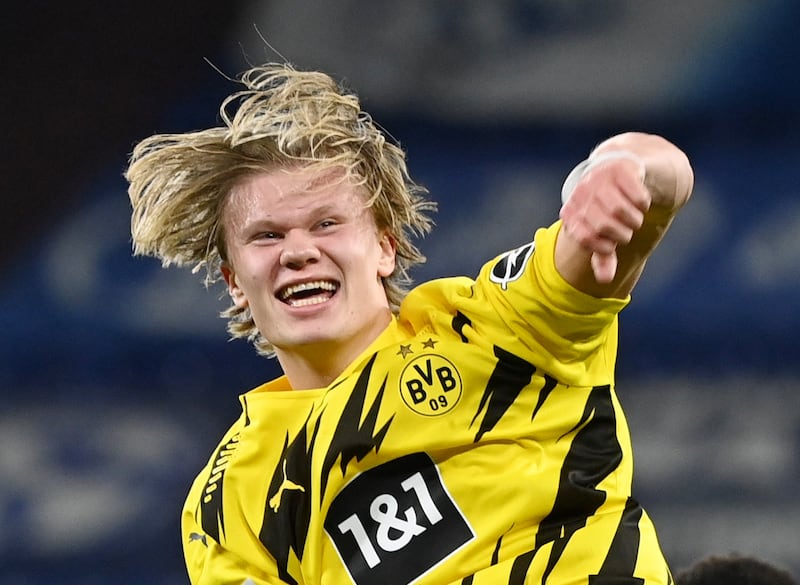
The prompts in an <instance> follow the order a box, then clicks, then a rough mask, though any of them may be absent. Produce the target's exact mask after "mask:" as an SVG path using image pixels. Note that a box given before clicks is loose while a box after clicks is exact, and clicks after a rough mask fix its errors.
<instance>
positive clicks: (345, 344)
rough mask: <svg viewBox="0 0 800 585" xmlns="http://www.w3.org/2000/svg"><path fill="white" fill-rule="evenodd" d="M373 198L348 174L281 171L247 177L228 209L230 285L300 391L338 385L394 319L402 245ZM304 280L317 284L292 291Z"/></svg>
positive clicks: (227, 278) (225, 217)
mask: <svg viewBox="0 0 800 585" xmlns="http://www.w3.org/2000/svg"><path fill="white" fill-rule="evenodd" d="M364 201H365V196H364V193H363V192H362V191H361V190H360V189H359V188H358V187H357V186H355V185H353V184H352V183H351V182H349V181H348V180H346V179H344V178H342V176H341V174H336V173H335V172H332V171H319V170H316V171H312V170H308V169H305V170H304V169H296V170H294V171H292V172H287V171H285V170H280V169H278V170H275V171H272V172H264V173H260V174H257V175H253V176H251V177H248V178H247V179H245V180H244V181H243V182H242V183H240V184H239V185H238V186H237V187H236V188H235V189H233V190H232V192H231V193H230V195H229V197H228V200H227V202H226V206H225V209H224V210H223V224H224V226H225V233H226V245H227V252H228V258H229V260H228V262H226V263H225V265H224V266H223V268H222V273H223V277H224V278H225V282H226V283H227V285H228V291H229V293H230V295H231V298H232V299H233V301H234V303H235V304H236V305H237V306H239V307H249V308H250V311H251V313H252V315H253V319H254V321H255V323H256V325H257V326H258V328H259V331H260V332H261V333H262V335H263V336H264V337H265V338H266V339H268V340H269V341H270V343H272V345H273V346H274V348H275V352H276V356H277V358H278V361H279V362H280V365H281V368H282V369H283V371H284V373H285V374H286V376H287V378H288V380H289V383H290V384H291V386H292V388H293V389H295V390H301V389H311V388H322V387H325V386H327V385H328V384H330V383H331V382H333V381H334V380H335V379H336V377H337V376H338V375H339V374H340V373H341V372H342V371H343V370H344V369H345V368H346V367H347V365H349V364H350V362H352V361H353V360H354V359H355V358H356V357H358V355H360V354H361V353H362V352H363V351H364V350H365V349H366V348H367V347H368V346H369V345H370V343H371V342H372V341H373V340H374V339H375V338H377V337H378V335H380V333H381V332H382V331H383V330H384V329H385V328H386V326H387V325H388V324H389V322H390V321H391V319H392V312H391V309H390V306H389V302H388V300H387V298H386V293H385V290H384V288H383V284H382V278H384V277H387V276H389V275H390V274H391V273H392V272H393V270H394V267H395V242H394V240H393V238H392V237H391V235H390V234H389V233H387V232H386V231H381V230H379V229H378V228H377V226H376V224H375V220H374V218H373V216H372V214H371V213H370V210H369V209H368V208H366V207H365V205H364ZM321 283H324V286H321ZM299 285H306V286H309V287H310V288H311V289H313V290H311V291H308V292H305V293H302V294H294V295H289V296H288V297H286V296H285V294H286V292H287V291H291V290H293V289H292V288H291V287H297V286H299Z"/></svg>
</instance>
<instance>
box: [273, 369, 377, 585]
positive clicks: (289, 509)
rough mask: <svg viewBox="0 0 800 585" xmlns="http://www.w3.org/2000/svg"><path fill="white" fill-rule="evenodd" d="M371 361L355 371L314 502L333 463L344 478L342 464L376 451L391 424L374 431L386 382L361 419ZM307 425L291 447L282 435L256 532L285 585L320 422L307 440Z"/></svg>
mask: <svg viewBox="0 0 800 585" xmlns="http://www.w3.org/2000/svg"><path fill="white" fill-rule="evenodd" d="M375 358H376V355H373V356H372V358H371V359H370V360H369V362H368V363H367V365H366V366H365V367H364V369H363V370H362V371H361V374H360V375H359V378H358V380H357V381H356V383H355V386H354V387H353V391H352V392H351V394H350V396H349V398H348V400H347V403H346V404H345V406H344V409H343V411H342V413H341V416H340V417H339V422H338V424H337V427H336V430H335V431H334V433H333V436H332V437H331V441H330V444H329V447H328V450H327V452H326V454H325V459H324V461H323V469H322V484H321V487H320V497H319V500H318V501H319V502H322V500H323V496H324V494H325V490H326V488H327V483H328V478H329V475H330V473H331V470H332V469H333V467H334V466H335V465H336V462H337V461H339V462H340V466H341V470H342V475H344V473H345V471H346V469H347V464H348V463H349V462H350V461H352V460H353V459H354V458H355V459H357V460H359V461H360V460H361V459H363V458H364V456H365V455H367V453H369V452H370V451H372V450H375V452H377V451H378V449H379V448H380V445H381V443H382V442H383V438H384V436H385V435H386V432H387V431H388V430H389V427H390V425H391V423H392V419H389V420H388V421H387V422H386V423H385V424H384V425H383V426H382V427H381V428H380V429H377V430H376V428H375V427H376V423H377V418H378V411H379V409H380V405H381V401H382V399H383V394H384V390H385V387H386V379H384V380H383V381H382V383H381V386H380V390H379V391H378V394H377V396H376V398H375V401H374V402H373V403H372V405H371V406H370V408H369V410H368V411H367V412H366V414H364V411H365V406H366V398H367V390H368V388H369V383H370V375H371V373H372V368H373V365H374V363H375ZM333 391H335V389H334V390H333ZM362 418H363V423H362V422H361V420H362ZM310 424H311V423H310V421H306V424H304V425H303V428H302V430H301V431H300V432H299V433H298V434H297V436H296V437H295V438H294V439H293V440H292V441H291V442H289V437H288V435H287V437H286V440H285V443H284V450H283V454H282V456H281V462H280V463H279V464H278V467H276V469H275V470H274V471H273V473H272V480H271V482H270V487H269V491H268V492H267V494H268V499H267V502H266V503H265V506H264V521H263V524H262V527H261V531H260V533H259V540H260V541H261V543H262V544H263V545H264V546H265V547H266V548H267V550H268V551H269V552H270V554H271V555H272V556H273V557H274V558H275V561H276V563H277V566H278V573H279V577H280V578H281V580H282V581H284V582H286V583H288V584H290V585H296V584H297V581H296V580H295V579H294V578H293V577H292V576H291V575H290V574H289V571H288V566H289V560H290V555H291V553H292V552H294V554H295V556H296V557H297V558H298V559H300V560H302V558H303V549H304V547H305V542H306V538H307V536H308V526H309V522H310V518H311V501H312V498H311V494H310V493H309V492H310V487H311V453H312V452H313V450H314V445H315V443H316V439H317V432H318V430H319V424H320V421H319V419H318V420H317V422H316V424H315V426H314V431H313V433H312V435H311V438H310V440H309V437H308V428H309V425H310Z"/></svg>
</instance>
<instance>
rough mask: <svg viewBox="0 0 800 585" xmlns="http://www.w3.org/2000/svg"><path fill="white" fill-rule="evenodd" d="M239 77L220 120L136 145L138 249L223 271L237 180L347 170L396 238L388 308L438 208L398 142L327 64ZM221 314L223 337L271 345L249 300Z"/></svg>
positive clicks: (133, 189)
mask: <svg viewBox="0 0 800 585" xmlns="http://www.w3.org/2000/svg"><path fill="white" fill-rule="evenodd" d="M238 81H239V82H240V83H241V84H242V85H243V86H244V88H245V89H242V90H240V91H237V92H235V93H233V94H232V95H230V96H228V97H227V98H226V99H225V100H224V101H223V102H222V105H221V106H220V115H221V118H222V121H223V122H224V125H223V126H221V127H215V128H209V129H206V130H202V131H197V132H188V133H184V134H160V135H155V136H151V137H149V138H146V139H144V140H142V141H141V142H140V143H139V144H137V145H136V147H135V148H134V150H133V153H132V155H131V159H130V164H129V166H128V169H127V171H126V173H125V178H126V179H127V180H128V182H129V188H128V194H129V196H130V201H131V205H132V215H131V234H132V236H133V251H134V254H136V255H147V256H154V257H156V258H159V259H160V260H161V262H162V265H163V266H165V267H166V266H171V265H177V266H191V267H192V269H193V271H195V272H197V271H200V270H202V269H203V268H205V279H204V280H205V284H206V286H209V285H210V284H212V283H215V282H218V281H219V280H220V279H221V278H222V271H221V267H222V265H223V263H224V262H226V261H227V257H226V245H225V233H224V225H223V221H222V214H223V210H224V206H225V201H226V199H227V196H228V194H229V193H230V192H231V190H232V189H233V188H234V187H235V186H236V185H237V184H238V183H240V182H241V181H242V180H244V179H245V178H247V177H249V176H252V175H253V174H256V173H260V172H265V171H271V170H274V169H276V168H284V167H297V166H298V165H299V166H303V167H315V168H316V167H319V168H321V169H323V168H343V169H345V170H346V171H347V173H346V174H347V177H348V178H349V179H350V180H354V181H355V182H356V184H358V185H360V186H361V187H362V188H363V189H364V190H365V191H366V193H367V194H368V197H367V200H366V204H367V205H368V206H369V207H370V208H371V210H372V214H373V217H374V219H375V222H376V224H377V226H378V228H379V229H385V230H387V231H388V232H389V233H390V234H391V235H392V237H393V238H394V239H395V241H396V244H397V259H396V268H395V270H394V272H393V273H392V274H391V275H390V276H388V277H387V278H385V279H384V288H385V290H386V295H387V298H388V300H389V304H390V306H391V307H392V310H394V311H396V310H397V308H398V307H399V304H400V302H401V300H402V298H403V297H404V296H405V294H406V292H407V290H408V287H409V286H410V284H411V278H410V275H409V270H410V269H411V268H412V267H413V266H414V265H416V264H420V263H422V262H424V261H425V257H424V256H423V255H422V254H421V252H420V251H419V250H418V248H417V247H416V246H415V245H414V243H413V242H412V237H414V236H421V235H423V234H425V233H427V232H428V231H429V230H430V228H431V227H432V223H433V222H432V220H431V218H430V213H431V212H433V211H434V210H435V208H436V206H435V204H434V203H433V202H432V201H430V200H428V199H426V197H425V195H426V194H427V191H426V190H425V189H424V188H423V187H421V186H420V185H418V184H417V183H415V182H414V181H413V180H412V179H411V177H410V176H409V174H408V170H407V166H406V160H405V153H404V152H403V150H402V149H401V148H400V147H399V145H397V144H394V143H393V142H391V141H388V140H387V139H386V136H385V135H384V133H383V132H382V130H381V129H380V128H379V127H378V126H377V125H376V124H375V123H374V121H373V120H372V118H371V117H370V116H369V114H367V113H366V112H364V111H362V110H361V106H360V104H359V100H358V97H357V96H356V95H355V94H353V93H350V92H348V91H346V90H345V89H344V88H343V87H342V86H340V85H339V84H338V83H336V82H335V81H334V80H333V79H332V78H331V77H330V76H328V75H326V74H324V73H321V72H317V71H298V70H296V69H295V68H294V67H293V66H291V65H289V64H278V63H268V64H266V65H261V66H256V67H253V68H251V69H249V70H247V71H245V72H244V73H243V74H242V75H241V76H240V77H239V78H238ZM222 316H223V317H226V318H228V332H229V333H230V335H231V337H234V338H246V339H248V340H249V341H251V342H253V343H254V345H255V346H256V348H257V349H258V351H259V352H260V353H262V354H265V355H272V354H273V353H274V352H273V348H272V346H271V344H270V343H269V340H267V339H265V338H264V337H263V336H262V335H261V334H260V332H259V331H258V329H257V327H256V324H255V322H254V320H253V317H252V315H251V313H250V310H249V308H239V307H236V306H235V305H233V306H231V307H229V308H227V309H226V310H224V311H223V312H222Z"/></svg>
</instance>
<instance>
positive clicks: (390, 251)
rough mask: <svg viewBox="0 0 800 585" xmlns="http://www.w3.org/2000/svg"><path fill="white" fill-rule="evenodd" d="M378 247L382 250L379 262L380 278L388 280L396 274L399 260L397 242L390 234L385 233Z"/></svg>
mask: <svg viewBox="0 0 800 585" xmlns="http://www.w3.org/2000/svg"><path fill="white" fill-rule="evenodd" d="M378 245H379V246H380V248H381V254H380V258H379V260H378V276H380V277H381V278H386V277H387V276H390V275H391V274H392V272H394V267H395V261H396V258H397V241H396V240H395V239H394V236H392V235H391V234H390V233H389V232H383V235H381V239H380V241H379V242H378Z"/></svg>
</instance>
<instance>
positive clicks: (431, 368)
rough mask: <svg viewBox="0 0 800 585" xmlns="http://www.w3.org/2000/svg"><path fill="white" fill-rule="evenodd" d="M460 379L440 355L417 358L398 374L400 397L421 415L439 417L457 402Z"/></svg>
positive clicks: (454, 369) (452, 366)
mask: <svg viewBox="0 0 800 585" xmlns="http://www.w3.org/2000/svg"><path fill="white" fill-rule="evenodd" d="M461 391H462V386H461V376H460V375H459V373H458V370H456V367H455V366H454V365H453V363H452V362H451V361H450V360H448V359H446V358H444V357H442V356H440V355H430V354H428V355H421V356H419V357H417V358H414V359H413V360H412V361H410V362H409V363H408V364H407V365H406V367H405V368H403V372H402V373H401V374H400V394H401V395H402V397H403V401H404V402H405V403H406V405H408V407H409V408H410V409H411V410H413V411H414V412H416V413H417V414H421V415H423V416H439V415H442V414H446V413H448V412H450V411H451V410H453V408H455V406H456V404H458V401H459V400H460V399H461Z"/></svg>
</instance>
